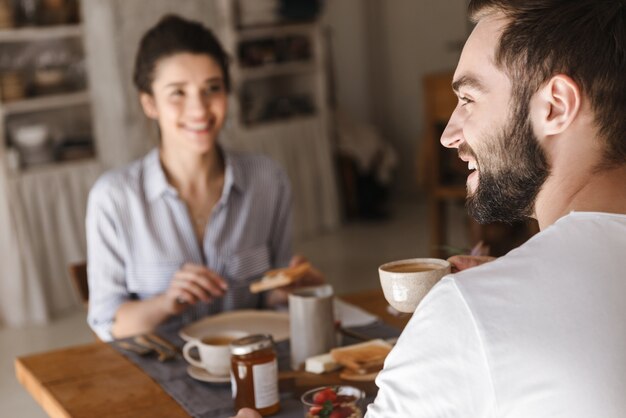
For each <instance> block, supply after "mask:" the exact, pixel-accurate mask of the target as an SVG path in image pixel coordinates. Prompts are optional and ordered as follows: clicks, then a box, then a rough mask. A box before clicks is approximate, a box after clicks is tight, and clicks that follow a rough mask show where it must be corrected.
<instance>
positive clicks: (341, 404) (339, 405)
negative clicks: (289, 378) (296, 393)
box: [300, 386, 365, 418]
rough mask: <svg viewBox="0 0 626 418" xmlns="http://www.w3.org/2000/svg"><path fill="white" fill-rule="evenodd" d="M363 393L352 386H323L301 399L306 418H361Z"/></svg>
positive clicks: (310, 391) (307, 393)
mask: <svg viewBox="0 0 626 418" xmlns="http://www.w3.org/2000/svg"><path fill="white" fill-rule="evenodd" d="M364 398H365V392H363V391H362V390H360V389H357V388H355V387H352V386H323V387H319V388H315V389H311V390H309V391H308V392H305V393H304V394H303V395H302V397H301V398H300V399H301V400H302V404H303V405H304V413H305V417H306V418H361V417H362V416H363V399H364Z"/></svg>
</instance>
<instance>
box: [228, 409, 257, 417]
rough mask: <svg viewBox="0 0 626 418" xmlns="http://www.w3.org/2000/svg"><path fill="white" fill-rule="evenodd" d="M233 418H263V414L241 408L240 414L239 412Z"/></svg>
mask: <svg viewBox="0 0 626 418" xmlns="http://www.w3.org/2000/svg"><path fill="white" fill-rule="evenodd" d="M231 418H261V414H259V413H258V412H257V411H255V410H254V409H250V408H241V409H240V410H239V412H237V415H236V416H234V417H231Z"/></svg>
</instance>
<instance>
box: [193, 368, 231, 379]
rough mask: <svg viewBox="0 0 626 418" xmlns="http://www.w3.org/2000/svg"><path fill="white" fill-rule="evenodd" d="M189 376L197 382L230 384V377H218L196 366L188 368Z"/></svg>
mask: <svg viewBox="0 0 626 418" xmlns="http://www.w3.org/2000/svg"><path fill="white" fill-rule="evenodd" d="M187 374H188V375H189V376H191V377H192V378H194V379H196V380H201V381H203V382H209V383H226V382H230V376H216V375H214V374H211V373H209V372H207V371H206V370H204V369H201V368H200V367H196V366H191V365H190V366H187Z"/></svg>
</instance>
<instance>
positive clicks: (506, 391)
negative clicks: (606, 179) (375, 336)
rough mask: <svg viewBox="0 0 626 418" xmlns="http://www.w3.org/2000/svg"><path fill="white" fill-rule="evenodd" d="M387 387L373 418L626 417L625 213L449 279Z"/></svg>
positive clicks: (569, 224) (400, 348)
mask: <svg viewBox="0 0 626 418" xmlns="http://www.w3.org/2000/svg"><path fill="white" fill-rule="evenodd" d="M376 384H377V385H378V386H379V388H380V390H379V392H378V397H377V398H376V400H375V402H374V404H372V405H370V407H369V408H368V412H367V418H380V417H415V418H421V417H427V418H430V417H471V418H480V417H506V418H543V417H546V418H548V417H549V418H558V417H563V418H583V417H584V418H624V417H626V215H617V214H608V213H592V212H574V213H571V214H569V215H567V216H565V217H563V218H561V219H560V220H558V221H557V222H556V223H555V224H553V225H552V226H550V227H548V228H547V229H545V230H544V231H542V232H541V233H539V234H537V235H536V236H534V237H533V238H531V239H530V240H529V241H528V242H527V243H526V244H524V245H522V246H521V247H519V248H517V249H515V250H513V251H511V252H510V253H509V254H507V255H506V256H504V257H501V258H499V259H498V260H496V261H494V262H491V263H488V264H485V265H482V266H480V267H475V268H473V269H469V270H466V271H463V272H461V273H457V274H454V275H449V276H447V277H445V278H444V279H442V280H441V282H440V283H438V284H437V285H436V286H435V287H434V288H433V289H432V290H431V292H430V293H429V294H428V295H427V296H426V297H425V298H424V300H423V301H422V302H421V304H420V305H419V307H418V309H417V310H416V312H415V314H414V315H413V317H412V319H411V321H410V322H409V324H408V325H407V327H406V329H405V330H404V332H403V333H402V335H401V337H400V339H399V340H398V343H397V345H396V347H395V348H394V349H393V351H392V352H391V353H390V355H389V356H388V357H387V361H386V362H385V368H384V370H383V371H382V372H381V373H380V374H379V376H378V378H377V379H376Z"/></svg>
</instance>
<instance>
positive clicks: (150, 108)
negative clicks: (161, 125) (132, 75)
mask: <svg viewBox="0 0 626 418" xmlns="http://www.w3.org/2000/svg"><path fill="white" fill-rule="evenodd" d="M139 101H140V102H141V107H142V108H143V113H145V114H146V116H147V117H149V118H150V119H158V118H159V112H158V110H157V107H156V103H155V101H154V97H153V96H152V95H151V94H148V93H141V94H140V95H139Z"/></svg>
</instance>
